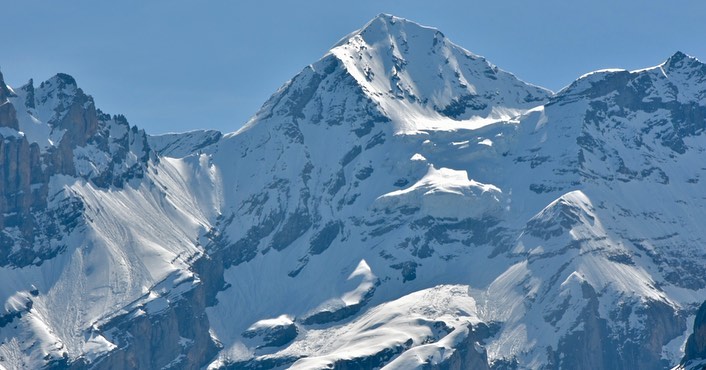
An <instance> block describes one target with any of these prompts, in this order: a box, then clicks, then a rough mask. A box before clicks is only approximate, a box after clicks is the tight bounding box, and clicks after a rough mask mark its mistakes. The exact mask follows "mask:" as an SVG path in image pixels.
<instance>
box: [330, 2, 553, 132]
mask: <svg viewBox="0 0 706 370" xmlns="http://www.w3.org/2000/svg"><path fill="white" fill-rule="evenodd" d="M331 54H333V55H335V56H336V57H337V58H338V59H339V60H340V61H341V62H342V63H343V65H344V66H345V68H346V70H347V71H348V73H350V74H351V75H352V76H353V77H354V78H355V80H356V81H357V83H358V84H359V85H360V86H362V87H363V90H364V91H365V92H366V93H367V95H368V96H369V97H370V98H371V99H373V100H374V101H376V102H377V103H378V104H379V105H380V106H381V107H382V109H383V111H384V112H386V113H387V114H388V115H398V116H397V117H392V118H393V121H397V122H405V126H404V127H400V128H399V131H403V132H406V131H411V132H414V131H417V130H424V129H428V128H444V127H446V128H447V129H454V128H458V127H463V126H468V125H470V124H471V123H470V121H473V120H476V121H477V120H478V119H491V120H492V119H495V120H497V119H500V118H509V117H511V116H514V115H517V114H519V113H520V112H521V111H522V110H523V109H527V108H531V107H534V106H536V105H539V104H541V103H542V102H543V101H545V100H546V99H547V97H548V96H549V95H550V92H549V91H547V90H544V89H542V88H539V87H535V86H531V85H528V84H526V83H524V82H522V81H520V80H518V79H517V78H516V77H515V76H513V75H512V74H510V73H507V72H505V71H502V70H500V69H499V68H498V67H496V66H494V65H492V64H491V63H489V62H488V61H487V60H486V59H485V58H483V57H480V56H478V55H475V54H473V53H471V52H469V51H467V50H465V49H463V48H461V47H459V46H457V45H455V44H453V43H452V42H451V41H449V39H448V38H447V37H446V36H445V35H444V34H443V33H441V32H440V31H439V30H437V29H435V28H431V27H425V26H422V25H419V24H418V23H415V22H412V21H409V20H406V19H404V18H398V17H394V16H391V15H387V14H380V15H379V16H377V17H375V18H374V19H373V20H371V21H370V22H368V23H367V24H366V25H365V26H364V27H363V28H361V29H360V30H358V31H356V32H353V33H352V34H350V35H348V36H347V37H346V38H344V39H343V40H341V41H340V42H339V43H338V44H337V45H336V46H335V47H334V48H333V49H332V50H331ZM399 112H406V113H405V114H404V115H403V116H399ZM463 121H465V124H461V123H459V122H463ZM476 123H477V122H476Z"/></svg>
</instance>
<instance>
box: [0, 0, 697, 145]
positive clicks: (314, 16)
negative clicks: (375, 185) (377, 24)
mask: <svg viewBox="0 0 706 370" xmlns="http://www.w3.org/2000/svg"><path fill="white" fill-rule="evenodd" d="M0 9H2V12H1V14H2V19H3V30H4V36H5V37H4V41H3V43H2V52H1V53H0V70H2V72H3V74H4V75H5V79H6V82H7V83H9V84H10V85H12V86H19V85H22V84H24V83H25V82H26V81H27V80H28V79H29V78H31V77H33V78H34V79H35V81H36V82H37V83H38V82H39V81H41V80H44V79H47V78H49V77H51V76H52V75H54V74H55V73H57V72H65V73H68V74H71V75H72V76H74V77H75V78H76V80H77V81H78V83H79V86H80V87H82V88H83V89H84V91H86V92H87V93H89V94H91V95H93V97H94V98H95V100H96V103H97V105H98V107H100V108H102V109H103V110H104V111H106V112H108V113H122V114H125V115H126V116H127V118H128V120H129V121H130V122H131V123H132V124H136V125H138V126H140V127H142V128H145V129H146V130H147V131H148V132H149V133H162V132H174V131H186V130H193V129H199V128H215V129H219V130H222V131H225V132H230V131H234V130H236V129H238V128H239V127H240V126H241V125H242V124H243V123H244V122H245V121H246V120H247V119H248V118H249V117H250V116H251V115H252V114H253V113H255V111H256V110H257V109H258V108H259V106H260V105H261V104H262V103H263V102H264V101H265V100H266V99H267V98H268V97H269V96H270V95H271V94H272V93H273V92H274V91H275V90H276V89H277V88H278V87H279V86H281V85H282V84H283V83H284V82H286V81H287V80H288V79H290V78H292V77H293V76H294V75H295V74H296V73H298V72H299V71H300V70H301V69H302V68H303V67H305V66H306V65H308V64H310V63H312V62H314V61H316V60H317V59H318V58H319V57H321V56H322V55H323V54H324V53H325V52H326V51H327V50H328V49H329V48H330V47H331V46H332V45H333V44H334V43H335V42H336V41H338V40H339V39H340V38H341V37H343V36H344V35H346V34H348V33H349V32H351V31H353V30H355V29H358V28H360V27H361V26H362V25H364V24H365V23H366V22H367V21H368V20H369V19H371V18H373V17H374V16H375V15H376V14H378V13H381V12H384V13H391V14H394V15H397V16H401V17H405V18H408V19H411V20H414V21H416V22H419V23H421V24H424V25H429V26H434V27H436V28H438V29H440V30H441V31H443V32H444V33H445V34H446V36H448V37H449V38H450V39H451V40H452V41H454V42H455V43H457V44H459V45H461V46H463V47H465V48H466V49H468V50H470V51H472V52H474V53H476V54H480V55H483V56H485V57H487V58H488V60H490V61H491V62H493V63H494V64H496V65H498V66H499V67H500V68H502V69H505V70H507V71H510V72H512V73H514V74H515V75H517V76H518V77H520V78H521V79H523V80H525V81H528V82H531V83H534V84H537V85H541V86H544V87H547V88H549V89H552V90H558V89H560V88H561V87H563V86H565V85H567V84H569V83H570V82H571V81H573V80H574V79H576V78H577V77H579V76H580V75H582V74H584V73H586V72H589V71H592V70H596V69H602V68H627V69H636V68H642V67H647V66H652V65H656V64H659V63H661V62H662V61H663V60H665V59H666V58H667V57H669V56H670V55H671V54H673V53H674V52H675V51H677V50H680V51H683V52H685V53H687V54H689V55H692V56H695V57H697V58H699V59H701V60H706V42H704V36H706V22H704V16H706V2H705V1H703V0H688V1H687V0H675V1H670V2H667V1H651V0H641V1H638V0H622V1H607V0H594V1H590V2H589V1H566V0H562V1H558V0H551V1H543V0H538V1H521V0H514V1H509V0H496V1H469V0H467V1H451V0H436V1H428V0H426V1H419V0H357V1H349V2H341V1H335V0H326V1H324V0H311V1H306V0H303V1H290V0H279V1H273V0H259V1H239V0H233V1H227V0H209V1H196V0H151V1H143V0H139V1H136V0H126V1H115V2H107V1H94V0H72V1H37V0H23V1H13V2H6V3H4V4H2V6H1V8H0Z"/></svg>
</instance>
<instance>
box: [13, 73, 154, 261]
mask: <svg viewBox="0 0 706 370" xmlns="http://www.w3.org/2000/svg"><path fill="white" fill-rule="evenodd" d="M111 134H112V135H111ZM149 153H150V151H149V145H148V144H147V138H146V135H145V133H144V131H142V130H137V128H136V127H132V128H131V127H130V126H129V124H128V122H127V120H126V119H125V117H123V116H113V117H111V116H110V115H107V114H104V113H102V112H101V111H100V110H98V109H96V107H95V104H94V102H93V98H92V97H91V96H89V95H86V94H85V93H84V92H83V91H82V90H81V89H80V88H78V87H77V85H76V81H75V80H74V79H73V78H72V77H71V76H69V75H66V74H61V73H60V74H57V75H56V76H54V77H52V78H51V79H49V80H48V81H45V82H43V83H42V84H41V85H40V86H39V87H38V88H35V87H34V84H33V81H32V80H30V82H29V83H28V84H26V85H24V86H22V87H21V88H19V89H18V90H17V91H13V90H12V89H11V88H9V87H8V86H7V85H6V84H5V82H4V79H3V77H2V75H1V74H0V163H1V166H2V167H1V168H0V194H2V196H1V197H0V225H1V226H2V229H1V230H2V231H1V232H0V266H6V265H14V266H19V267H21V266H26V265H29V264H41V263H42V261H43V260H45V259H47V258H51V257H52V256H54V255H56V253H58V252H59V251H60V250H61V249H62V247H61V246H60V245H61V243H58V244H57V243H54V246H53V247H50V244H52V243H51V239H52V238H53V237H54V236H55V235H60V234H64V235H65V234H67V233H68V232H70V231H71V230H72V229H73V228H75V227H76V226H77V225H78V224H79V222H80V221H79V219H80V213H81V208H82V205H81V202H80V201H79V200H77V199H72V198H71V197H68V196H67V194H65V193H64V192H61V191H60V190H61V189H54V190H56V191H53V192H50V188H51V187H52V186H51V182H52V178H53V177H54V176H56V175H66V176H69V177H72V178H81V179H84V180H88V181H91V182H93V183H94V184H95V185H96V186H99V187H108V186H117V187H121V186H122V185H123V184H124V183H125V181H126V180H128V179H130V178H133V177H142V174H143V171H144V166H145V164H146V163H147V161H148V160H149ZM104 159H107V161H106V160H104Z"/></svg>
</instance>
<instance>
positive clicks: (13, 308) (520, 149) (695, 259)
mask: <svg viewBox="0 0 706 370" xmlns="http://www.w3.org/2000/svg"><path fill="white" fill-rule="evenodd" d="M703 70H704V65H703V64H702V63H701V62H699V61H697V60H696V59H694V58H691V57H688V56H686V55H685V54H682V53H677V54H675V55H674V56H672V57H671V58H669V59H668V60H667V61H666V62H665V63H663V64H660V65H658V66H655V67H651V68H646V69H642V70H636V71H626V70H606V71H596V72H593V73H590V74H587V75H584V76H582V77H580V78H579V79H577V80H576V81H575V82H574V83H572V84H571V85H570V86H568V87H567V88H565V89H563V90H562V91H560V92H558V93H552V92H550V91H548V90H545V89H542V88H540V87H536V86H533V85H531V84H527V83H525V82H522V81H520V80H519V79H517V78H516V77H515V76H513V75H512V74H510V73H508V72H504V71H502V70H501V69H499V68H498V67H495V66H494V65H492V64H491V63H489V62H488V61H487V60H485V58H483V57H480V56H477V55H474V54H472V53H470V52H468V51H466V50H465V49H463V48H461V47H459V46H456V45H454V44H453V43H452V42H450V41H449V40H448V39H447V38H446V37H445V36H444V35H443V34H442V33H441V32H440V31H438V30H436V29H433V28H428V27H424V26H420V25H419V24H416V23H414V22H411V21H408V20H405V19H402V18H397V17H394V16H390V15H385V14H381V15H379V16H377V17H376V18H374V19H373V20H371V21H370V22H369V23H368V24H366V25H365V26H364V27H363V28H362V29H360V30H358V31H356V32H353V33H351V34H350V35H348V36H346V37H345V38H343V39H342V40H341V41H340V42H339V43H337V44H336V45H335V46H334V47H333V48H332V49H331V50H330V51H329V52H328V53H326V54H325V55H324V56H323V57H322V58H321V59H320V60H318V61H316V62H315V63H313V64H311V65H309V66H307V67H306V68H304V69H303V70H302V71H301V72H300V73H299V74H297V75H296V76H295V77H294V78H292V79H291V80H290V81H288V82H286V83H285V84H284V85H283V86H282V87H281V88H280V89H279V90H277V91H276V92H275V93H274V94H273V95H272V97H271V98H270V99H268V101H267V102H265V103H264V104H263V106H262V107H261V108H260V110H259V111H258V112H256V114H255V115H254V116H253V118H252V119H251V120H250V121H249V122H248V123H247V124H246V125H245V126H244V127H243V128H242V129H240V130H238V131H237V132H234V133H229V134H225V135H223V134H221V133H220V132H217V131H207V130H203V131H194V132H188V133H182V134H168V135H160V136H153V137H149V136H147V135H145V134H144V132H143V131H141V130H138V129H137V128H136V127H131V126H130V125H129V124H128V123H127V120H126V119H125V117H123V116H120V115H114V116H110V115H107V114H105V113H103V112H101V111H100V110H98V109H97V108H96V107H95V102H94V100H93V98H92V97H90V96H89V95H86V94H85V93H84V92H83V91H82V90H81V89H80V88H79V87H78V85H77V84H76V82H75V80H74V79H73V78H71V77H70V76H68V75H63V74H59V75H57V76H55V77H53V78H51V79H49V80H48V81H45V82H44V83H41V84H40V85H39V86H38V87H35V86H34V83H33V82H30V83H28V84H27V85H25V86H22V87H20V88H17V89H14V90H13V89H11V88H10V87H7V88H5V89H2V90H0V156H2V158H3V162H2V163H3V166H1V168H0V223H1V226H2V231H1V232H0V278H1V279H2V281H4V282H6V283H5V284H0V302H3V303H4V311H2V312H0V369H15V368H28V367H29V368H51V369H64V368H71V369H87V368H92V369H102V368H105V369H109V368H124V367H132V368H180V369H193V368H208V369H274V368H293V369H325V368H384V369H452V368H473V369H537V368H542V369H565V368H571V369H626V368H629V369H650V370H651V369H667V368H669V367H671V366H675V365H677V364H679V363H680V362H682V361H681V358H682V356H683V355H684V353H685V351H684V349H683V348H684V347H683V346H682V345H683V344H684V343H685V342H686V341H687V337H688V335H689V334H691V333H690V329H691V328H693V330H694V334H693V335H692V339H689V343H690V344H688V345H687V351H686V355H687V357H686V358H685V359H684V362H683V363H684V364H685V366H686V364H688V363H700V361H703V359H700V356H701V355H702V352H703V351H701V350H700V348H701V347H702V346H701V343H702V342H703V340H702V338H701V337H700V335H701V334H700V332H699V330H700V328H702V326H703V322H702V321H703V320H701V319H703V317H702V316H703V315H702V314H701V313H702V312H701V311H703V309H701V310H698V307H699V306H700V305H701V304H702V302H703V301H704V300H705V299H706V296H705V295H704V291H705V290H704V288H706V273H704V271H706V268H705V267H706V252H705V251H704V250H703V245H704V242H706V232H705V231H704V229H703V225H702V221H701V220H703V219H704V218H706V202H705V201H704V197H703V196H702V191H701V187H700V181H701V178H702V177H703V176H704V175H705V174H704V171H705V169H704V166H703V165H701V162H702V160H701V159H702V158H701V156H702V153H703V152H704V151H706V139H705V138H704V135H703V132H704V128H706V103H704V102H705V100H704V97H706V95H705V94H706V81H705V80H704V75H705V74H704V73H703ZM0 82H1V81H0ZM2 86H5V85H4V83H2V84H0V87H2ZM697 310H698V311H697ZM693 317H696V318H697V320H694V319H693ZM693 321H696V322H694V324H693V325H692V322H693ZM700 346H701V347H700Z"/></svg>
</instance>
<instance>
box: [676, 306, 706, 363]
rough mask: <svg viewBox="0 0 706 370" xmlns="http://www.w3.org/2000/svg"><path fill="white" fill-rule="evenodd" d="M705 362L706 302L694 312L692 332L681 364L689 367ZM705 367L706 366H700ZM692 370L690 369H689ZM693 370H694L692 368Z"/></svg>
mask: <svg viewBox="0 0 706 370" xmlns="http://www.w3.org/2000/svg"><path fill="white" fill-rule="evenodd" d="M705 360H706V302H704V303H703V304H702V305H701V307H699V310H698V311H697V312H696V318H695V319H694V327H693V332H692V333H691V335H690V336H689V339H688V340H687V342H686V348H685V349H684V359H682V362H681V364H682V365H683V366H685V367H689V365H690V364H694V363H699V362H704V361H705ZM702 366H706V364H704V365H702ZM689 368H692V367H689ZM693 369H695V368H693Z"/></svg>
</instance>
